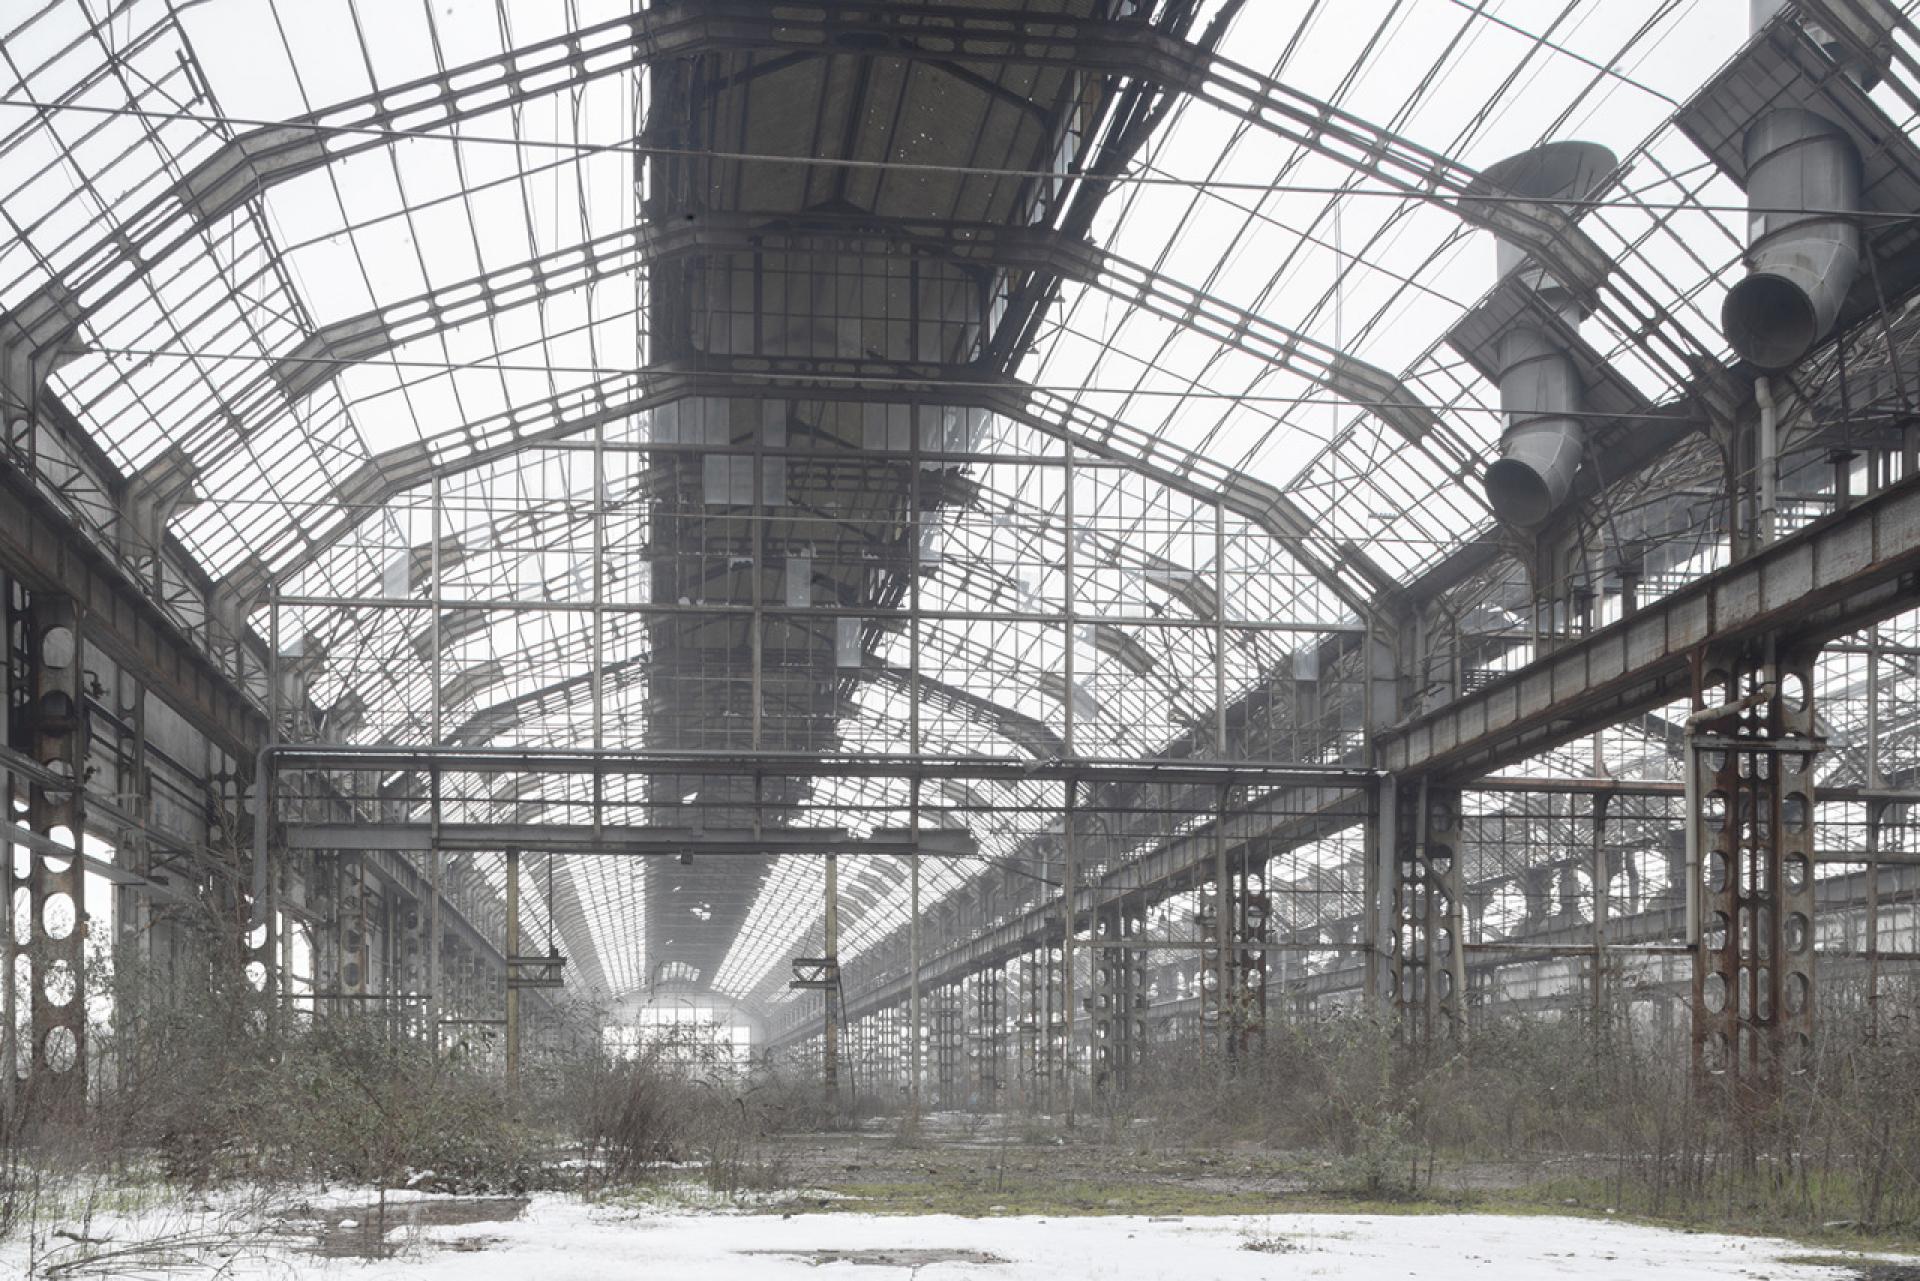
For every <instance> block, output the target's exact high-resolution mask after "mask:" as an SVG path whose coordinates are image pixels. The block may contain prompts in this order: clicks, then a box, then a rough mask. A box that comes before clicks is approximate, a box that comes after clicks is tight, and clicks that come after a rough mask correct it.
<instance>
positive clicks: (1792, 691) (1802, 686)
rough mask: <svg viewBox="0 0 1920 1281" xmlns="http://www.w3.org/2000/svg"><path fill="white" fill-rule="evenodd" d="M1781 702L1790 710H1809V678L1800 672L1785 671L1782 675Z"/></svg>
mask: <svg viewBox="0 0 1920 1281" xmlns="http://www.w3.org/2000/svg"><path fill="white" fill-rule="evenodd" d="M1780 702H1781V703H1782V704H1783V705H1784V706H1785V707H1786V709H1787V710H1788V711H1790V712H1804V711H1806V710H1807V680H1806V677H1804V676H1802V675H1801V674H1800V673H1799V672H1783V673H1781V676H1780Z"/></svg>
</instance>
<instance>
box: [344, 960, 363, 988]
mask: <svg viewBox="0 0 1920 1281" xmlns="http://www.w3.org/2000/svg"><path fill="white" fill-rule="evenodd" d="M340 981H341V982H342V983H343V984H345V985H346V986H348V987H359V986H360V963H359V962H358V961H348V962H347V963H346V964H345V965H343V966H341V967H340Z"/></svg>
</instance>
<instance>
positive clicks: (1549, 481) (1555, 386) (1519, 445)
mask: <svg viewBox="0 0 1920 1281" xmlns="http://www.w3.org/2000/svg"><path fill="white" fill-rule="evenodd" d="M1500 408H1501V410H1502V411H1503V412H1504V413H1505V414H1506V419H1507V428H1506V430H1505V431H1504V432H1502V433H1501V436H1500V457H1499V458H1497V459H1495V460H1494V462H1493V463H1492V465H1491V466H1489V467H1488V468H1487V474H1486V486H1487V503H1488V505H1489V506H1491V507H1492V508H1493V511H1494V514H1495V515H1496V516H1498V517H1500V519H1502V520H1504V521H1507V522H1509V523H1511V524H1515V525H1523V526H1533V525H1538V524H1540V523H1542V522H1543V521H1545V520H1546V519H1547V517H1548V516H1550V515H1552V514H1553V512H1554V510H1555V509H1556V508H1558V507H1559V506H1560V504H1561V503H1563V502H1565V501H1566V498H1567V494H1568V493H1569V492H1571V491H1572V489H1573V478H1574V477H1575V476H1576V475H1577V474H1578V473H1579V471H1580V459H1581V456H1582V453H1583V452H1584V450H1585V448H1586V440H1587V437H1586V429H1585V427H1584V426H1583V425H1582V424H1581V422H1580V419H1579V417H1578V415H1579V412H1580V374H1579V371H1578V370H1577V369H1576V368H1575V367H1574V363H1573V360H1572V358H1571V357H1569V356H1568V355H1567V354H1566V353H1565V352H1564V351H1562V350H1560V348H1559V346H1558V345H1557V344H1555V343H1554V341H1553V339H1552V338H1551V337H1549V336H1548V335H1547V334H1546V333H1544V332H1542V331H1541V330H1538V329H1534V328H1531V327H1529V326H1521V327H1518V328H1515V329H1512V330H1509V331H1508V332H1507V333H1506V334H1505V335H1504V336H1503V337H1502V338H1501V339H1500Z"/></svg>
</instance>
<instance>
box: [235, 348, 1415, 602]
mask: <svg viewBox="0 0 1920 1281" xmlns="http://www.w3.org/2000/svg"><path fill="white" fill-rule="evenodd" d="M930 387H932V388H937V393H938V395H939V398H940V403H942V404H944V405H951V406H957V407H967V408H975V409H981V410H985V411H987V412H989V413H994V414H998V415H1000V416H1002V417H1004V418H1007V419H1009V420H1010V421H1014V422H1018V423H1020V424H1022V425H1024V426H1027V427H1030V428H1032V429H1033V430H1035V431H1038V432H1040V433H1042V434H1043V435H1046V436H1048V437H1050V438H1052V439H1055V440H1058V441H1061V442H1062V443H1064V444H1070V445H1072V446H1073V447H1074V448H1076V449H1083V450H1085V451H1086V452H1088V453H1089V454H1092V455H1094V456H1097V457H1100V458H1104V459H1109V460H1112V461H1116V462H1122V463H1125V464H1127V465H1128V466H1130V467H1133V468H1134V469H1135V470H1137V471H1139V472H1140V473H1141V474H1142V475H1144V476H1147V477H1150V478H1151V479H1153V480H1155V481H1157V482H1159V483H1161V484H1164V485H1166V486H1167V487H1168V488H1169V489H1171V490H1173V491H1175V492H1177V493H1180V494H1184V495H1186V496H1188V497H1191V498H1194V499H1196V500H1198V501H1201V502H1204V503H1207V504H1210V505H1211V504H1215V503H1218V504H1220V505H1221V506H1223V507H1224V508H1225V509H1226V510H1228V511H1230V512H1233V513H1234V514H1236V515H1239V516H1243V517H1245V518H1246V519H1248V520H1250V521H1252V522H1253V523H1254V524H1256V525H1258V526H1259V527H1260V528H1261V529H1263V530H1264V531H1266V532H1267V533H1268V534H1269V535H1271V536H1272V537H1273V538H1274V539H1276V540H1277V541H1279V542H1280V543H1281V544H1282V545H1284V546H1285V547H1286V548H1287V549H1288V552H1289V554H1290V555H1292V556H1294V557H1295V558H1296V559H1297V560H1299V562H1300V563H1301V565H1302V567H1303V568H1305V569H1307V570H1308V571H1309V572H1310V573H1312V574H1313V575H1314V576H1315V577H1316V578H1318V579H1320V581H1322V582H1324V583H1326V584H1327V585H1328V587H1329V589H1330V590H1333V591H1334V592H1335V593H1336V594H1337V595H1338V596H1339V598H1340V599H1341V601H1342V602H1343V603H1345V604H1346V605H1347V606H1348V607H1349V608H1350V609H1353V610H1354V611H1355V613H1356V614H1358V615H1359V616H1360V617H1363V618H1366V617H1371V616H1372V615H1374V614H1375V613H1376V612H1377V611H1378V609H1379V602H1380V601H1382V600H1391V599H1393V598H1394V597H1395V596H1397V594H1398V587H1397V585H1396V584H1394V583H1393V581H1392V579H1391V578H1390V576H1388V575H1387V574H1386V572H1385V571H1384V570H1381V569H1379V568H1378V567H1377V566H1373V565H1371V564H1370V563H1369V562H1368V561H1367V559H1366V557H1365V556H1364V554H1363V553H1361V552H1360V551H1359V550H1358V549H1356V548H1351V547H1348V546H1345V545H1330V546H1317V545H1324V543H1325V539H1324V536H1323V535H1322V534H1320V533H1319V532H1318V531H1317V530H1316V528H1315V526H1314V524H1313V522H1312V521H1311V520H1310V518H1309V517H1308V516H1307V515H1306V513H1305V512H1303V511H1302V510H1301V509H1300V508H1299V507H1298V506H1296V505H1295V504H1294V503H1293V501H1292V500H1291V499H1290V498H1289V497H1288V496H1287V495H1286V493H1285V491H1283V490H1281V489H1279V488H1278V487H1277V486H1274V485H1270V484H1268V483H1267V482H1265V481H1262V480H1259V479H1257V478H1255V477H1253V476H1250V475H1248V474H1246V473H1245V472H1242V471H1240V470H1238V469H1236V468H1233V467H1230V466H1228V465H1226V464H1223V463H1221V462H1218V461H1217V460H1214V459H1212V458H1209V457H1207V456H1206V455H1205V454H1203V453H1200V452H1199V451H1196V450H1191V449H1187V448H1185V447H1183V446H1181V445H1180V444H1178V443H1177V442H1175V441H1173V440H1170V439H1167V438H1165V437H1162V436H1157V435H1155V434H1153V433H1151V432H1148V431H1145V430H1143V429H1141V428H1139V427H1135V426H1133V425H1131V424H1128V423H1125V422H1122V421H1120V420H1119V419H1115V418H1111V417H1108V416H1106V415H1104V414H1100V413H1097V412H1095V411H1094V410H1091V409H1088V408H1087V407H1086V406H1084V405H1081V404H1078V403H1076V402H1075V401H1073V400H1071V399H1069V398H1068V397H1066V396H1063V395H1060V394H1057V393H1054V392H1050V391H1045V390H1042V389H1039V388H1033V387H1029V386H1026V385H1025V384H1022V383H1018V382H1014V381H1011V380H1007V379H1002V378H994V377H990V376H985V375H982V374H981V372H980V371H979V370H978V369H976V368H974V367H972V366H968V365H935V364H929V365H913V366H905V367H903V366H901V365H900V364H898V363H895V362H876V361H861V360H812V359H803V358H784V359H775V358H765V357H740V356H710V357H705V358H702V359H701V360H700V361H699V362H697V363H686V362H683V363H676V364H667V365H660V366H654V367H651V368H648V369H643V370H638V371H635V372H634V373H632V374H625V375H621V376H619V377H617V378H612V379H607V380H605V381H602V382H600V383H598V384H596V385H594V386H593V387H590V388H585V389H582V390H580V391H577V392H568V393H565V394H563V395H560V396H554V397H548V398H545V399H542V400H540V401H536V402H533V403H532V404H529V405H522V406H516V407H515V408H513V409H510V410H507V411H505V412H504V413H502V414H499V415H496V416H494V417H493V418H490V419H486V420H484V421H482V422H478V423H473V424H468V425H466V426H464V427H461V428H459V429H456V430H454V431H451V432H448V433H446V434H445V435H444V437H443V438H444V439H446V440H447V441H448V442H449V443H450V444H458V445H459V446H463V447H464V452H458V453H455V452H451V451H449V453H448V454H447V455H446V456H445V457H444V458H443V459H442V461H440V462H439V463H438V464H437V465H431V464H422V463H420V461H419V460H420V459H421V457H422V456H423V455H425V456H429V457H430V456H431V455H432V446H431V445H430V444H429V445H427V446H425V447H424V448H423V447H420V446H408V447H406V450H405V453H406V455H407V457H406V458H405V459H398V458H396V459H393V460H392V465H387V463H388V461H389V458H388V455H381V456H379V457H378V458H376V459H375V460H373V463H374V466H373V467H372V468H370V469H369V468H363V469H362V470H361V471H360V472H356V473H355V476H356V481H355V489H354V493H353V494H352V496H351V501H349V500H348V499H347V498H345V497H342V498H341V499H340V501H338V502H337V503H332V504H327V505H325V506H319V507H316V508H315V509H314V510H313V511H312V513H311V519H309V520H306V521H302V522H301V523H300V526H299V527H298V528H290V529H289V530H288V532H287V533H286V534H285V535H284V536H283V537H282V538H281V540H280V544H279V547H278V548H276V549H274V550H273V551H271V552H270V553H269V555H268V559H269V561H270V562H271V563H272V564H273V566H274V572H275V573H276V574H277V575H278V576H279V577H280V578H281V579H282V580H283V581H284V580H286V579H289V578H291V577H292V576H293V575H295V574H297V573H298V572H300V571H301V570H302V569H304V568H306V567H307V566H309V565H311V564H313V563H314V562H316V561H317V560H318V559H319V558H320V557H321V556H322V555H323V554H324V553H325V551H326V550H327V548H329V547H331V546H333V545H334V544H336V543H338V542H339V541H340V540H341V539H343V538H345V537H346V536H347V535H348V534H349V533H350V532H351V531H352V530H353V529H354V528H355V527H356V526H358V525H359V524H360V523H361V522H362V521H363V520H365V519H366V518H367V517H368V515H369V514H370V513H371V511H372V509H374V508H375V507H377V506H378V504H380V503H381V502H384V501H386V500H388V499H391V498H393V497H394V496H395V495H398V494H400V493H404V492H406V491H407V490H409V489H413V488H417V487H419V486H420V485H423V484H425V483H427V482H428V481H429V480H431V478H432V477H433V476H434V475H440V476H446V475H450V474H455V473H458V472H461V471H466V470H470V469H472V468H477V467H480V466H483V465H485V464H487V463H490V462H495V461H498V460H499V459H502V458H506V457H509V456H512V455H513V454H515V453H517V452H519V451H521V450H522V449H525V448H527V447H529V446H532V445H537V444H543V443H552V442H554V441H559V440H565V439H568V438H570V437H575V436H579V435H581V434H583V433H585V432H589V431H592V430H593V429H594V428H596V427H599V426H603V425H606V424H609V423H613V422H618V421H621V420H623V419H626V418H631V417H633V416H634V415H636V414H641V413H646V412H648V411H650V410H654V409H659V408H661V407H663V406H666V405H670V404H673V403H676V402H678V401H681V400H685V399H688V398H691V397H696V396H703V397H714V398H757V397H767V396H784V397H787V398H792V397H794V396H796V395H811V396H815V397H818V398H820V399H828V400H837V401H878V402H888V403H905V402H908V401H923V400H925V398H926V396H927V393H928V389H929V388H930ZM398 452H399V451H396V453H398ZM925 456H926V457H928V458H933V459H937V458H938V457H939V454H938V452H937V451H931V452H929V453H927V454H926V455H925Z"/></svg>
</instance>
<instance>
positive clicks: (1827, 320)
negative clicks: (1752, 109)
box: [1720, 109, 1860, 370]
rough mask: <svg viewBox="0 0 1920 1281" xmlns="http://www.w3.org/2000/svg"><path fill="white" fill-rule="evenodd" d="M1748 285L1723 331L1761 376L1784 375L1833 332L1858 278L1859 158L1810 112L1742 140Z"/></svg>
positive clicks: (1731, 294) (1733, 294) (1839, 133)
mask: <svg viewBox="0 0 1920 1281" xmlns="http://www.w3.org/2000/svg"><path fill="white" fill-rule="evenodd" d="M1745 148H1746V161H1747V204H1748V206H1749V207H1750V208H1751V209H1753V210H1754V211H1755V212H1753V213H1751V214H1749V215H1748V218H1747V275H1746V278H1745V279H1743V280H1741V281H1740V283H1738V284H1736V285H1735V286H1734V287H1733V288H1732V289H1731V290H1729V291H1728V292H1727V298H1726V302H1725V303H1724V304H1723V305H1722V306H1721V309H1720V327H1721V329H1722V331H1723V332H1724V333H1725V334H1726V336H1727V341H1728V342H1729V343H1731V344H1732V346H1733V349H1734V350H1735V351H1736V352H1738V353H1739V354H1740V355H1741V356H1743V357H1745V358H1746V359H1747V360H1750V361H1752V362H1753V363H1754V364H1756V365H1758V366H1759V367H1760V368H1762V369H1767V370H1778V369H1788V368H1791V367H1792V366H1794V365H1796V364H1798V363H1799V362H1800V361H1801V359H1802V358H1804V357H1805V356H1806V354H1807V353H1808V352H1810V351H1812V350H1813V348H1814V347H1815V346H1816V345H1818V344H1819V342H1820V340H1821V339H1823V338H1825V337H1826V336H1827V335H1828V334H1829V333H1831V332H1832V330H1833V324H1834V321H1835V319H1837V318H1838V316H1839V314H1840V304H1841V303H1842V302H1843V301H1844V300H1845V298H1846V296H1847V291H1848V290H1849V289H1851V288H1852V287H1853V281H1854V277H1855V276H1856V275H1857V274H1858V273H1859V270H1860V228H1859V226H1858V225H1857V224H1855V223H1854V222H1853V221H1852V220H1851V219H1849V218H1847V217H1844V216H1842V217H1836V216H1835V211H1840V212H1841V213H1843V214H1845V213H1852V212H1854V211H1856V210H1858V209H1859V208H1860V154H1859V152H1858V151H1857V150H1856V149H1855V148H1854V145H1853V141H1852V140H1851V139H1850V138H1848V137H1847V135H1846V133H1845V132H1844V131H1843V130H1842V129H1841V128H1840V126H1838V125H1836V124H1834V123H1833V122H1832V121H1830V120H1826V119H1823V118H1822V117H1820V116H1816V115H1814V114H1813V113H1812V112H1810V111H1801V110H1798V109H1784V110H1780V111H1775V112H1771V113H1769V114H1768V115H1766V116H1763V117H1762V118H1761V119H1760V120H1758V121H1757V122H1755V124H1754V125H1753V127H1752V128H1751V129H1749V130H1748V131H1747V137H1746V143H1745Z"/></svg>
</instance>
